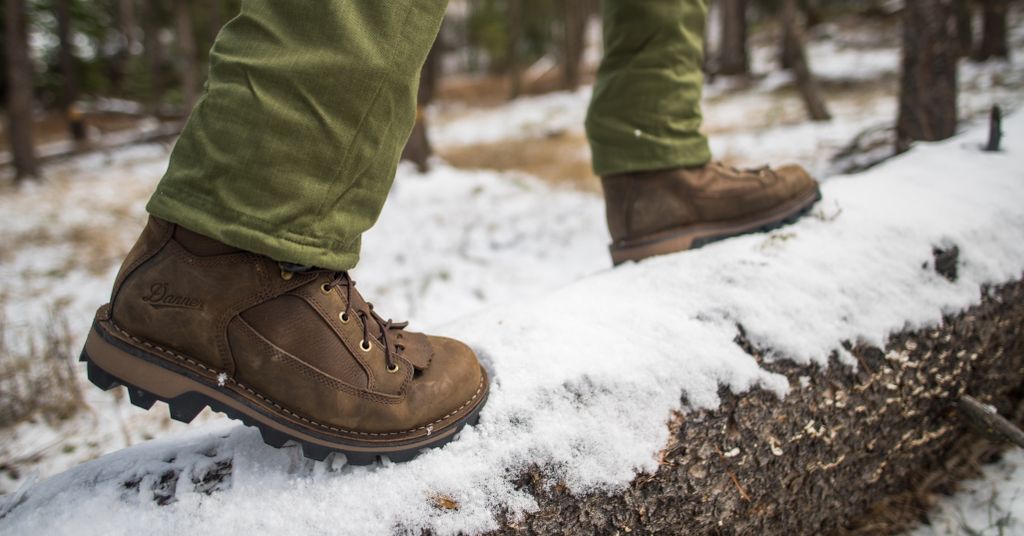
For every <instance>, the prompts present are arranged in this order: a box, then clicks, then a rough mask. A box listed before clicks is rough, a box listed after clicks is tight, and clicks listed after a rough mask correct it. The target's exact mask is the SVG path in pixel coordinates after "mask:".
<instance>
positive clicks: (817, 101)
mask: <svg viewBox="0 0 1024 536" xmlns="http://www.w3.org/2000/svg"><path fill="white" fill-rule="evenodd" d="M797 9H798V7H797V3H796V0H783V3H782V28H783V30H782V31H783V35H784V36H785V37H784V38H783V42H784V44H785V45H786V46H785V48H788V49H789V60H790V64H791V68H792V70H793V74H794V75H796V85H797V89H799V90H800V96H801V97H802V98H803V101H804V106H805V107H806V108H807V114H808V115H810V116H811V119H812V120H814V121H828V120H830V119H832V115H831V114H829V113H828V108H827V107H826V106H825V100H824V99H823V98H822V96H821V88H820V87H819V86H818V80H817V78H815V77H814V74H813V73H812V72H811V67H810V65H808V62H807V52H806V51H805V49H804V38H803V31H802V30H801V29H800V23H799V21H798V20H797Z"/></svg>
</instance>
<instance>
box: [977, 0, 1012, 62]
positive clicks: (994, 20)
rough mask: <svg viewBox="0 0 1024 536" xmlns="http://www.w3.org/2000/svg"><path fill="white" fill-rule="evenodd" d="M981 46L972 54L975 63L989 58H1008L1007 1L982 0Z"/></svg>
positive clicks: (1008, 4) (1008, 3)
mask: <svg viewBox="0 0 1024 536" xmlns="http://www.w3.org/2000/svg"><path fill="white" fill-rule="evenodd" d="M981 6H982V10H981V12H982V28H981V44H980V45H978V50H977V52H975V54H974V59H975V60H976V61H985V60H988V59H990V58H1008V57H1009V56H1010V47H1009V45H1008V41H1007V32H1006V26H1007V22H1006V18H1007V15H1008V12H1009V10H1010V2H1009V1H1008V0H983V1H982V3H981Z"/></svg>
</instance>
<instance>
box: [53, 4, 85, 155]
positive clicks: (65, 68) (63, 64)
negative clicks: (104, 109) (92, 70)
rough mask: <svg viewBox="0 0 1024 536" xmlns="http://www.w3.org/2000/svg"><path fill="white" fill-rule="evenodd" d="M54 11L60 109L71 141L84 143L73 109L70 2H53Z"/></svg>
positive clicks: (79, 119)
mask: <svg viewBox="0 0 1024 536" xmlns="http://www.w3.org/2000/svg"><path fill="white" fill-rule="evenodd" d="M54 11H55V12H56V13H55V14H56V17H57V40H58V42H59V43H60V49H59V53H58V56H59V63H60V74H61V77H62V78H63V84H62V88H61V96H60V107H61V109H62V110H63V112H64V120H65V121H66V122H67V125H68V131H69V133H70V134H71V139H72V140H74V141H75V143H79V142H83V141H85V135H86V130H85V123H84V119H83V117H82V114H81V113H79V112H78V110H77V109H76V108H75V103H76V102H77V101H78V60H77V59H76V58H75V51H74V47H75V45H74V43H72V42H71V0H55V2H54Z"/></svg>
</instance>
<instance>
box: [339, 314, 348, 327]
mask: <svg viewBox="0 0 1024 536" xmlns="http://www.w3.org/2000/svg"><path fill="white" fill-rule="evenodd" d="M348 318H349V317H348V313H346V312H345V311H342V312H340V313H338V320H341V323H342V324H348Z"/></svg>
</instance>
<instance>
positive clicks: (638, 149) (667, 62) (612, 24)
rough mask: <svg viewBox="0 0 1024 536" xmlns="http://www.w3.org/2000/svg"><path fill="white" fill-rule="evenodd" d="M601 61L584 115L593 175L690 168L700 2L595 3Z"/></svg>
mask: <svg viewBox="0 0 1024 536" xmlns="http://www.w3.org/2000/svg"><path fill="white" fill-rule="evenodd" d="M601 4H602V6H601V11H602V16H603V25H604V58H603V59H602V60H601V66H600V68H599V69H598V72H597V82H596V83H595V84H594V94H593V97H592V98H591V102H590V109H589V110H588V112H587V121H586V127H587V137H588V139H589V140H590V148H591V152H592V153H593V166H594V172H595V173H596V174H598V175H602V176H604V175H610V174H614V173H624V172H635V171H647V170H654V169H666V168H672V167H678V166H697V165H701V164H704V163H706V162H707V161H708V160H709V159H710V158H711V152H710V150H709V149H708V143H707V139H706V138H705V137H704V135H702V134H701V133H700V131H699V129H700V124H701V111H700V96H701V86H702V84H703V82H704V76H703V74H702V73H701V63H702V59H703V53H704V51H703V40H704V26H705V20H706V19H707V0H642V1H638V0H602V2H601Z"/></svg>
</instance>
